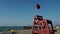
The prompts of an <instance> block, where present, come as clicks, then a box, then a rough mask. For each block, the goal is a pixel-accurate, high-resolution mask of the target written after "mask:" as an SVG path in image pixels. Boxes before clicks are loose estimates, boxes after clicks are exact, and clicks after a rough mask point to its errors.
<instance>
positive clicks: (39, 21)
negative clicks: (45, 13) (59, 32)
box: [32, 15, 56, 34]
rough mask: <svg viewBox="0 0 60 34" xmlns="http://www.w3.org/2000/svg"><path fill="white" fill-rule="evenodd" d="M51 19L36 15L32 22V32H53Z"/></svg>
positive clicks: (39, 33)
mask: <svg viewBox="0 0 60 34" xmlns="http://www.w3.org/2000/svg"><path fill="white" fill-rule="evenodd" d="M55 31H56V30H54V29H53V24H52V21H51V20H45V19H43V17H42V16H39V15H36V16H35V17H34V22H33V23H32V34H55Z"/></svg>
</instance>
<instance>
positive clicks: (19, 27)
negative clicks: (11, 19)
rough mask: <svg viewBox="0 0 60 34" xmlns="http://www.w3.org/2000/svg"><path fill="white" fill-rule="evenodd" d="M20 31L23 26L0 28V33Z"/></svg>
mask: <svg viewBox="0 0 60 34" xmlns="http://www.w3.org/2000/svg"><path fill="white" fill-rule="evenodd" d="M11 29H13V30H22V29H23V26H0V31H9V30H11Z"/></svg>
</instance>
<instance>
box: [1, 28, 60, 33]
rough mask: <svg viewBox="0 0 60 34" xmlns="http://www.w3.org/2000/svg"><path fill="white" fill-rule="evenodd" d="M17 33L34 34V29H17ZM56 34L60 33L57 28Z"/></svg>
mask: <svg viewBox="0 0 60 34" xmlns="http://www.w3.org/2000/svg"><path fill="white" fill-rule="evenodd" d="M0 34H4V33H3V32H0ZM5 34H11V33H9V32H8V33H5ZM16 34H32V30H31V29H27V30H17V33H16ZM55 34H60V31H59V30H57V32H55Z"/></svg>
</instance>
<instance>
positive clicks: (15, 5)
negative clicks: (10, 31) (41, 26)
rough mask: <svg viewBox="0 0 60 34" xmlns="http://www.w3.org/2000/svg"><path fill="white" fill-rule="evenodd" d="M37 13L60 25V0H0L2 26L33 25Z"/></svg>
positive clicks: (0, 24)
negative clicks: (37, 5) (38, 5)
mask: <svg viewBox="0 0 60 34" xmlns="http://www.w3.org/2000/svg"><path fill="white" fill-rule="evenodd" d="M37 3H39V4H40V6H41V8H40V9H39V10H37V9H36V4H37ZM37 14H38V15H42V16H43V17H44V19H50V20H52V21H53V24H54V25H60V18H59V17H60V0H0V26H26V25H32V22H33V17H34V16H35V15H37Z"/></svg>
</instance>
